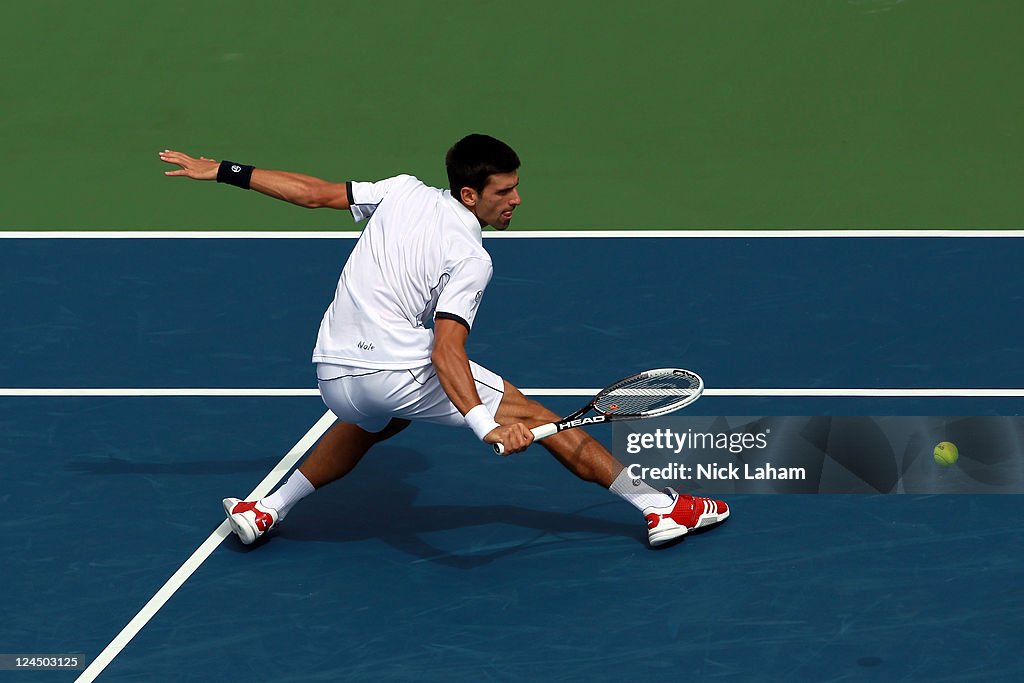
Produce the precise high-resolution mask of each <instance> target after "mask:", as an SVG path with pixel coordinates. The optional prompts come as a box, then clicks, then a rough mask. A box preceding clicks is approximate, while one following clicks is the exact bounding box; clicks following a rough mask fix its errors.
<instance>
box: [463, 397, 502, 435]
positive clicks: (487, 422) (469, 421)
mask: <svg viewBox="0 0 1024 683" xmlns="http://www.w3.org/2000/svg"><path fill="white" fill-rule="evenodd" d="M466 426H468V427H469V428H470V429H472V430H473V433H474V434H476V438H478V439H480V440H481V441H483V440H484V437H485V436H487V435H488V434H490V433H491V430H492V429H494V428H496V427H499V426H500V425H499V424H498V423H497V422H495V421H494V416H493V415H491V411H489V410H487V407H486V406H485V405H484V404H483V403H481V404H480V405H478V406H477V407H476V408H473V409H472V410H470V411H469V412H468V413H466Z"/></svg>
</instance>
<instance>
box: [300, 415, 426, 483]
mask: <svg viewBox="0 0 1024 683" xmlns="http://www.w3.org/2000/svg"><path fill="white" fill-rule="evenodd" d="M409 424H410V423H409V421H408V420H399V419H397V418H395V419H393V420H391V422H389V423H388V426H387V427H385V428H384V429H383V430H382V431H379V432H377V433H373V432H368V431H366V430H365V429H362V428H361V427H359V426H357V425H354V424H349V423H348V422H342V421H341V420H338V421H337V422H335V423H334V425H333V426H332V427H331V428H330V429H328V430H327V433H326V434H324V435H323V437H321V438H320V441H319V442H318V443H317V445H316V447H315V448H314V449H313V451H312V452H311V453H310V454H309V455H308V456H306V460H305V461H304V462H303V463H302V464H301V465H300V466H299V471H300V472H302V474H303V476H305V477H306V479H307V480H309V483H310V484H312V485H313V488H320V487H322V486H326V485H327V484H330V483H331V482H332V481H335V480H337V479H341V478H342V477H344V476H345V475H346V474H348V473H349V472H351V471H352V469H353V468H354V467H355V466H356V465H358V464H359V461H360V460H362V458H363V456H364V455H366V452H367V451H368V450H370V448H371V447H373V445H374V444H378V443H380V442H381V441H386V440H387V439H390V438H391V437H393V436H394V435H395V434H398V433H399V432H400V431H402V430H403V429H405V428H406V427H408V426H409Z"/></svg>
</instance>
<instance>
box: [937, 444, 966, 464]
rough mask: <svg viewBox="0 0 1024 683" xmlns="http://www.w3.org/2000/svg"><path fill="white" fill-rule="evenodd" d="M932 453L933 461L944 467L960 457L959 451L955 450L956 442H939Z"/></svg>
mask: <svg viewBox="0 0 1024 683" xmlns="http://www.w3.org/2000/svg"><path fill="white" fill-rule="evenodd" d="M932 453H933V455H935V462H937V463H939V464H940V465H943V466H945V467H949V466H950V465H952V464H953V463H955V462H956V459H957V458H959V457H960V451H958V450H957V448H956V444H954V443H950V442H949V441H943V442H942V443H940V444H939V445H938V446H936V447H935V450H934V451H932Z"/></svg>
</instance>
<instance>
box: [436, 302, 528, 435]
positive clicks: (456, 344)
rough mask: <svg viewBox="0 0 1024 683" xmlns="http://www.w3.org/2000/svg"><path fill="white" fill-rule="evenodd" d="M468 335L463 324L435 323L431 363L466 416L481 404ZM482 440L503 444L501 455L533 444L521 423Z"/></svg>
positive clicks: (452, 400) (497, 431) (441, 320)
mask: <svg viewBox="0 0 1024 683" xmlns="http://www.w3.org/2000/svg"><path fill="white" fill-rule="evenodd" d="M468 335H469V331H468V330H466V328H465V327H463V325H462V323H459V322H456V321H454V320H448V319H444V318H439V319H436V320H434V350H433V352H432V353H431V356H430V360H431V362H432V363H433V364H434V369H435V370H437V378H438V380H440V382H441V386H442V387H443V388H444V391H445V393H446V394H448V398H449V399H450V400H451V402H452V403H453V404H454V405H455V407H456V408H458V409H459V412H460V413H462V414H463V415H465V414H466V413H468V412H469V411H470V410H472V409H473V408H475V407H477V406H479V405H481V404H482V401H481V400H480V394H479V393H477V390H476V382H475V381H474V380H473V372H472V371H471V370H470V368H469V357H468V356H467V355H466V338H467V337H468ZM482 438H483V441H484V443H489V444H495V443H500V444H502V445H504V447H505V452H504V453H502V455H509V454H512V453H518V452H520V451H524V450H526V448H527V446H529V445H530V444H531V443H533V433H532V432H530V430H529V429H527V428H526V425H524V424H522V423H516V424H510V425H505V426H499V427H495V428H494V429H492V430H491V431H490V432H489V433H488V434H487V435H486V436H483V437H482Z"/></svg>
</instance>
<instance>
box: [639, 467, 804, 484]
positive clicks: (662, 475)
mask: <svg viewBox="0 0 1024 683" xmlns="http://www.w3.org/2000/svg"><path fill="white" fill-rule="evenodd" d="M627 473H628V474H629V476H630V477H632V478H633V479H701V480H704V479H707V480H719V481H721V480H723V479H750V480H759V479H799V480H802V479H806V478H807V472H806V471H805V470H804V468H803V467H774V466H772V464H771V463H770V462H766V463H764V464H763V465H759V466H756V467H751V466H750V465H746V464H745V465H743V467H740V466H739V465H735V464H733V463H729V464H727V465H719V464H718V463H717V462H713V463H707V464H697V465H683V464H682V463H676V462H673V463H669V464H667V465H665V466H664V467H642V466H640V465H638V464H636V463H634V464H632V465H630V466H629V467H628V468H627Z"/></svg>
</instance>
